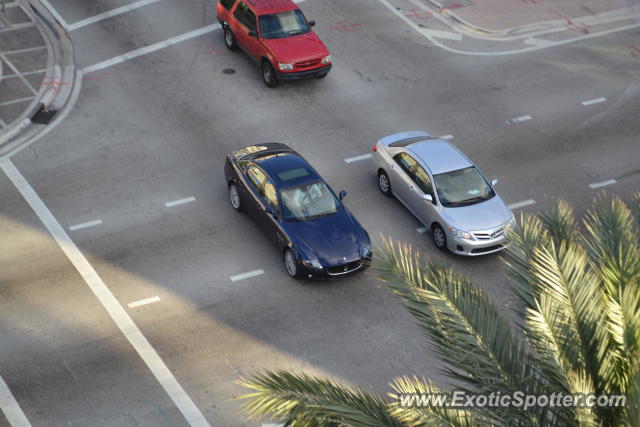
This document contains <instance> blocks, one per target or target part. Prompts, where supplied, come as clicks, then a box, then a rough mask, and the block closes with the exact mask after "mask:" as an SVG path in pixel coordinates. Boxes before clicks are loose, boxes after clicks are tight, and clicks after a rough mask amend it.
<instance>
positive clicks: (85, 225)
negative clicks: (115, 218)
mask: <svg viewBox="0 0 640 427" xmlns="http://www.w3.org/2000/svg"><path fill="white" fill-rule="evenodd" d="M97 225H102V220H100V219H96V220H95V221H89V222H83V223H82V224H76V225H71V226H69V230H71V231H76V230H82V229H83V228H89V227H95V226H97Z"/></svg>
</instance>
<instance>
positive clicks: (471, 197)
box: [433, 166, 496, 207]
mask: <svg viewBox="0 0 640 427" xmlns="http://www.w3.org/2000/svg"><path fill="white" fill-rule="evenodd" d="M433 180H434V181H435V184H436V192H437V193H438V198H439V199H440V203H442V206H445V207H456V206H468V205H473V204H475V203H480V202H482V201H484V200H489V199H490V198H492V197H493V196H495V195H496V193H495V192H494V191H493V189H492V188H491V186H490V185H489V183H488V182H487V180H486V179H485V178H484V177H483V176H482V174H481V173H480V171H479V170H478V169H477V168H476V167H475V166H471V167H468V168H464V169H458V170H455V171H451V172H445V173H440V174H437V175H434V176H433Z"/></svg>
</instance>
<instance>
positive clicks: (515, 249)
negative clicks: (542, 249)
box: [503, 214, 546, 317]
mask: <svg viewBox="0 0 640 427" xmlns="http://www.w3.org/2000/svg"><path fill="white" fill-rule="evenodd" d="M518 224H519V226H518V227H514V228H512V229H511V230H510V231H509V233H508V234H507V239H508V240H509V246H508V247H507V249H506V250H505V251H504V252H503V254H504V255H503V260H504V263H505V266H506V268H507V277H508V278H509V279H510V282H511V284H512V288H511V289H512V292H513V293H514V295H515V296H516V297H517V298H518V299H519V300H520V304H518V306H516V310H518V311H519V313H520V315H521V317H523V316H524V313H525V310H526V309H527V308H531V307H533V306H534V298H535V296H536V295H537V294H538V291H537V289H535V287H534V285H535V280H534V278H533V273H532V272H531V261H532V260H533V254H534V251H535V249H536V248H537V247H538V246H540V244H541V242H542V239H543V237H544V236H545V235H546V231H545V229H544V227H543V225H542V222H541V221H540V219H539V218H537V217H535V216H529V215H527V216H525V215H524V214H521V215H520V219H519V221H518Z"/></svg>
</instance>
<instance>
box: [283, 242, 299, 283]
mask: <svg viewBox="0 0 640 427" xmlns="http://www.w3.org/2000/svg"><path fill="white" fill-rule="evenodd" d="M284 267H285V268H286V269H287V273H289V276H291V277H296V276H297V275H298V263H297V261H296V256H295V255H294V254H293V252H291V249H287V250H285V251H284Z"/></svg>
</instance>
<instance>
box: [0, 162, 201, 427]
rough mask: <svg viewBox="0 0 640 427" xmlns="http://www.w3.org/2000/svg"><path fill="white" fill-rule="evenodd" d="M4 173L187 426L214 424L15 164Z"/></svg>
mask: <svg viewBox="0 0 640 427" xmlns="http://www.w3.org/2000/svg"><path fill="white" fill-rule="evenodd" d="M0 169H2V170H3V171H4V173H5V175H7V177H8V178H9V180H10V181H11V182H12V183H13V185H14V186H15V187H16V189H17V190H18V191H19V192H20V194H21V195H22V197H23V198H24V199H25V200H26V202H27V203H28V204H29V206H31V209H32V210H33V211H34V212H35V214H36V215H37V216H38V218H40V221H41V222H42V223H43V224H44V226H45V227H46V228H47V230H48V231H49V233H50V234H51V236H52V237H53V239H54V240H55V241H56V243H57V244H58V246H60V249H62V251H63V252H64V254H65V255H66V256H67V258H68V259H69V261H70V262H71V264H73V266H74V267H75V268H76V270H77V271H78V273H79V274H80V276H81V277H82V279H83V280H84V281H85V283H86V284H87V286H88V287H89V289H91V291H92V292H93V294H94V295H95V296H96V298H97V299H98V301H99V302H100V304H102V306H103V307H104V309H105V310H106V312H107V313H108V314H109V316H110V317H111V319H112V320H113V321H114V323H115V324H116V326H117V327H118V328H119V329H120V331H121V332H122V334H123V335H124V336H125V337H126V338H127V340H128V341H129V343H130V344H131V346H132V347H133V348H134V349H135V350H136V352H137V353H138V355H139V356H140V358H141V359H142V360H143V361H144V363H145V364H146V365H147V367H148V368H149V370H150V371H151V372H152V373H153V375H154V376H155V377H156V379H157V380H158V382H159V383H160V385H161V386H162V388H163V389H164V390H165V391H166V392H167V394H168V395H169V397H170V398H171V400H172V401H173V403H174V404H175V405H176V407H177V408H178V410H179V411H180V412H181V413H182V415H183V416H184V417H185V419H186V420H187V422H188V423H189V424H190V425H191V426H198V427H200V426H202V427H209V426H210V424H209V422H208V421H207V420H206V418H205V417H204V415H202V412H200V410H199V409H198V407H197V406H196V405H195V403H193V401H192V400H191V398H190V397H189V395H187V393H186V392H185V390H184V389H183V388H182V386H181V385H180V383H179V382H178V380H177V379H176V377H174V376H173V374H172V373H171V371H170V370H169V368H168V367H167V365H165V363H164V361H163V360H162V359H161V358H160V356H159V355H158V353H157V352H156V350H155V349H154V348H153V346H152V345H151V344H150V343H149V341H147V338H146V337H145V336H144V335H143V334H142V332H141V331H140V329H139V328H138V326H137V325H136V324H135V323H134V321H133V319H131V317H130V316H129V314H128V313H127V312H126V310H125V309H124V307H123V306H122V305H121V304H120V303H119V302H118V300H117V299H116V297H115V296H114V295H113V294H112V293H111V291H110V290H109V288H108V287H107V285H106V284H105V283H104V281H103V280H102V278H101V277H100V276H99V275H98V273H97V272H96V271H95V269H94V268H93V266H92V265H91V264H90V263H89V261H88V260H87V258H86V257H85V256H84V254H83V253H82V252H81V251H80V249H78V247H77V246H76V244H75V243H74V242H73V240H71V237H69V235H68V234H67V232H66V231H64V228H62V226H61V225H60V223H59V222H58V221H57V220H56V218H55V217H54V216H53V214H52V213H51V211H50V210H49V208H48V207H47V206H46V205H45V204H44V202H43V201H42V199H40V196H38V194H37V193H36V192H35V190H34V189H33V188H32V187H31V186H30V185H29V183H28V182H27V180H26V179H25V178H24V177H23V176H22V174H21V173H20V171H18V169H16V167H15V165H14V164H13V163H12V162H11V160H9V159H6V158H3V159H0Z"/></svg>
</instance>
